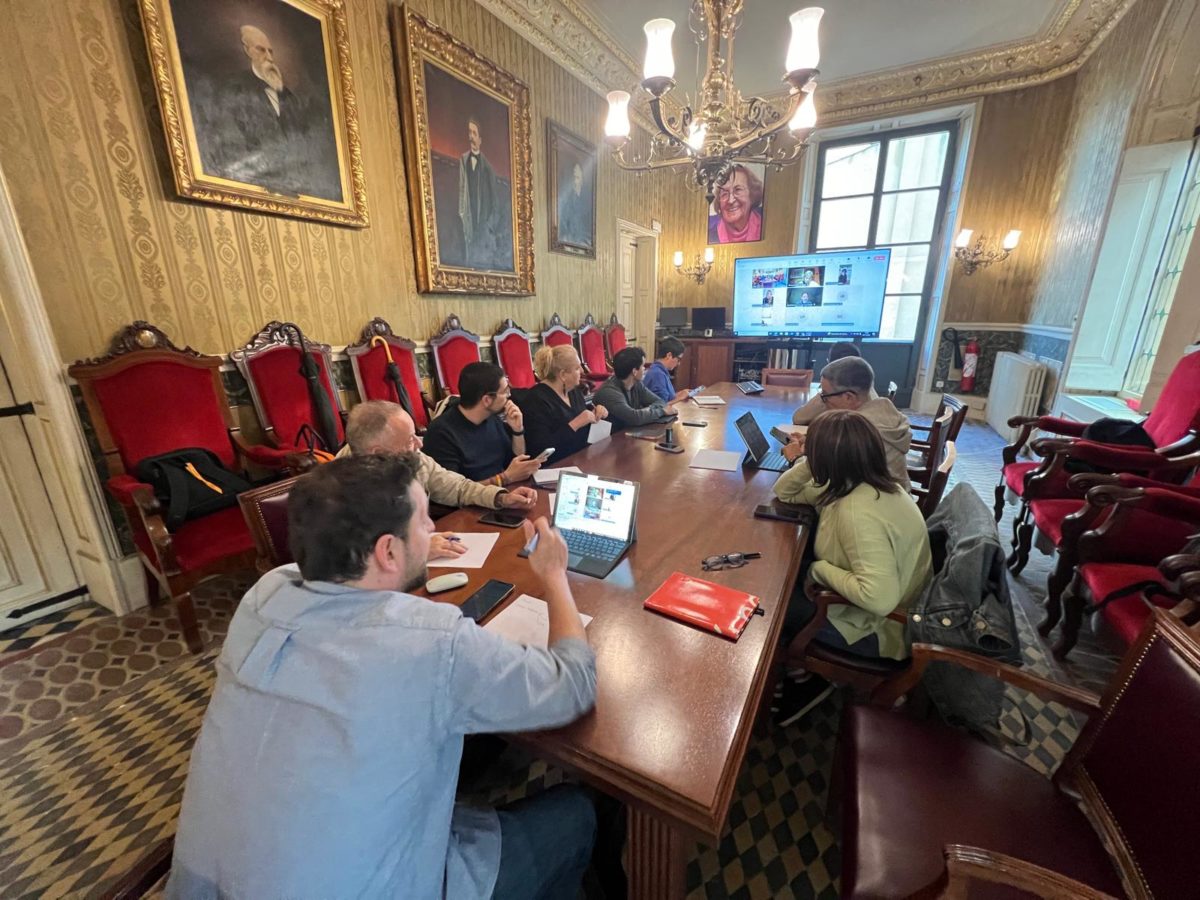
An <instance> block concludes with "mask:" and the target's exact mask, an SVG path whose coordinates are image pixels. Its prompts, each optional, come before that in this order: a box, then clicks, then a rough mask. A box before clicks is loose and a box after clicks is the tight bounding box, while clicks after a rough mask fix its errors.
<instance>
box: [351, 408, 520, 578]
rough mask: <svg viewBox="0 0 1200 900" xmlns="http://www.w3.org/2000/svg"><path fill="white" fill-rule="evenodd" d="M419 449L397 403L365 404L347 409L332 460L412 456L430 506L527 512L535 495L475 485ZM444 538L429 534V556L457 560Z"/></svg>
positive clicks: (457, 550)
mask: <svg viewBox="0 0 1200 900" xmlns="http://www.w3.org/2000/svg"><path fill="white" fill-rule="evenodd" d="M420 450H421V438H420V437H418V435H417V427H416V425H415V424H414V423H413V420H412V417H411V416H410V415H409V414H408V413H406V412H405V411H404V409H403V407H401V406H400V405H399V404H398V403H390V402H388V401H387V400H368V401H366V402H365V403H360V404H358V405H357V406H355V407H354V408H353V409H352V410H350V418H349V419H348V420H347V422H346V446H345V447H343V448H342V449H341V451H340V452H339V453H338V456H350V455H352V454H353V455H357V456H363V455H366V454H369V453H409V452H414V451H415V452H416V454H417V457H418V459H419V460H420V467H419V468H418V470H417V478H416V480H417V481H418V482H419V483H420V485H421V487H423V488H424V489H425V493H426V494H428V495H429V500H430V501H431V502H432V503H437V504H440V505H441V506H482V507H484V508H485V509H519V510H528V509H532V508H533V505H534V504H535V503H536V502H537V492H536V491H534V489H533V488H530V487H517V488H503V487H497V486H496V485H487V484H480V483H479V482H477V481H472V480H471V479H469V478H467V477H465V476H463V475H459V474H458V473H457V472H451V471H449V470H448V469H444V468H442V467H441V466H440V465H438V464H437V462H436V461H435V460H433V459H432V458H430V457H428V456H426V455H425V454H424V453H421V452H420ZM451 537H452V536H451V535H449V534H434V535H433V537H432V539H431V540H430V542H429V558H430V559H439V558H442V557H448V556H459V555H461V554H462V553H464V552H465V551H466V548H465V547H463V546H462V544H461V543H459V542H456V541H452V540H451V539H450V538H451Z"/></svg>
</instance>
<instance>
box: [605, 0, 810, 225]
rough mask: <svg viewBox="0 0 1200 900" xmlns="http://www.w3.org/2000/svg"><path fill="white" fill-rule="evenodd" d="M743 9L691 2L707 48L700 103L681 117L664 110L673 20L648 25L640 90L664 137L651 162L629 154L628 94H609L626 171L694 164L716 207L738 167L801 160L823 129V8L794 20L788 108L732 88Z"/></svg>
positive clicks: (608, 125)
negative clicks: (818, 94)
mask: <svg viewBox="0 0 1200 900" xmlns="http://www.w3.org/2000/svg"><path fill="white" fill-rule="evenodd" d="M742 4H743V0H692V7H691V14H690V16H689V19H688V24H689V27H690V29H691V31H692V33H693V34H694V35H695V40H696V43H697V45H699V44H705V43H706V44H707V46H706V49H705V57H706V66H705V72H704V77H703V78H702V79H701V81H700V89H699V94H698V96H697V100H696V105H695V106H694V107H693V106H692V105H691V104H690V103H686V104H685V105H684V107H683V109H682V111H681V112H680V113H679V115H678V116H675V115H671V114H669V112H668V111H666V110H664V109H663V100H664V98H665V97H666V96H667V95H668V93H669V92H670V91H671V89H672V88H674V87H675V59H674V56H673V55H672V52H671V35H672V34H673V32H674V31H675V23H674V22H672V21H671V20H670V19H651V20H650V21H649V22H647V23H646V25H645V27H644V29H643V30H644V31H645V32H646V60H645V63H644V65H643V67H642V88H643V89H644V90H645V91H646V93H648V94H649V95H650V101H649V106H650V115H651V116H652V117H653V119H654V122H655V125H656V126H657V127H658V132H657V133H656V134H654V135H653V137H652V138H651V140H650V150H649V153H648V154H647V156H646V158H645V159H642V158H641V157H640V156H639V155H638V154H636V153H630V152H628V151H629V130H630V129H629V99H630V98H629V93H628V92H627V91H612V92H610V93H609V95H608V119H607V121H606V122H605V126H604V133H605V138H606V140H607V141H608V143H609V145H610V146H611V147H612V155H613V159H614V160H615V161H616V163H617V165H618V166H620V167H621V168H622V169H626V170H627V171H631V172H639V173H640V172H649V171H652V170H655V169H669V168H675V167H678V166H687V165H690V166H692V168H693V174H694V178H695V183H696V185H697V186H699V187H701V188H704V190H705V194H706V196H707V197H708V202H709V203H711V202H712V200H713V197H714V196H715V194H716V191H717V188H718V187H720V186H721V185H722V184H724V183H725V182H726V181H727V180H728V179H729V176H730V173H731V172H732V171H733V167H734V166H735V165H737V164H738V163H760V164H764V165H767V166H770V167H772V168H775V169H782V168H783V167H784V166H785V165H787V164H789V163H793V162H796V161H797V160H798V159H800V157H801V156H803V154H804V150H805V148H806V147H807V146H808V144H807V138H808V135H809V133H810V132H811V131H812V129H813V127H814V126H815V125H816V124H817V110H816V107H815V105H814V104H813V92H814V91H815V89H816V81H815V80H814V79H815V77H816V75H817V62H818V61H819V60H820V57H821V51H820V47H819V45H818V41H817V28H818V26H819V25H820V22H821V16H822V15H824V13H825V10H823V9H821V8H820V7H816V6H810V7H807V8H805V9H802V10H800V11H798V12H794V13H792V15H791V16H789V21H790V22H791V25H792V38H791V43H790V44H789V45H788V51H787V58H786V63H785V71H786V72H787V74H786V75H784V77H783V80H784V81H785V82H787V84H788V85H789V93H788V97H787V102H786V104H784V103H779V104H774V103H770V102H768V101H766V100H764V99H763V98H761V97H749V98H743V97H742V94H741V92H740V91H739V90H738V89H737V87H735V86H734V83H733V38H734V33H735V32H736V31H737V29H738V26H739V25H740V24H741V15H742Z"/></svg>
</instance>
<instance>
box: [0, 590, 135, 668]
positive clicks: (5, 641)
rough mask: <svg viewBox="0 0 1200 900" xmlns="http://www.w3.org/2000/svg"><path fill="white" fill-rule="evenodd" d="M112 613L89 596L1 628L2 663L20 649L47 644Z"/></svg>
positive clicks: (0, 657) (0, 659)
mask: <svg viewBox="0 0 1200 900" xmlns="http://www.w3.org/2000/svg"><path fill="white" fill-rule="evenodd" d="M111 615H112V613H110V612H109V611H108V610H107V609H105V608H104V607H103V606H101V605H100V604H99V603H93V602H92V601H90V600H85V601H84V602H83V603H80V604H79V605H78V606H73V607H71V608H70V609H64V610H60V611H58V612H55V613H51V614H50V615H48V616H43V617H42V618H40V619H36V620H35V621H32V622H27V623H26V624H24V625H18V626H17V627H16V628H10V629H8V630H7V631H0V665H3V664H4V661H5V660H6V659H8V658H9V654H12V653H20V652H22V651H24V650H29V649H31V648H33V647H37V646H40V645H42V644H46V643H48V642H50V641H52V640H53V639H54V638H56V637H58V636H60V635H64V634H70V633H71V632H72V631H74V630H75V629H77V628H81V627H83V626H84V625H86V624H88V623H89V622H92V621H94V620H96V619H102V618H106V617H109V616H111Z"/></svg>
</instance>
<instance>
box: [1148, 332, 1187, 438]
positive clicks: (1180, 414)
mask: <svg viewBox="0 0 1200 900" xmlns="http://www.w3.org/2000/svg"><path fill="white" fill-rule="evenodd" d="M1145 428H1146V433H1147V434H1148V435H1150V437H1151V438H1152V439H1153V441H1154V444H1155V446H1157V447H1165V446H1167V445H1168V444H1173V443H1175V441H1177V440H1179V439H1180V438H1181V437H1183V436H1184V435H1185V434H1187V433H1188V431H1189V430H1190V429H1193V428H1200V351H1195V352H1192V353H1188V354H1186V355H1185V356H1184V357H1183V358H1182V359H1180V360H1179V362H1177V363H1176V364H1175V368H1174V369H1173V370H1172V371H1171V375H1170V377H1169V378H1167V383H1166V384H1165V385H1163V389H1162V393H1161V394H1160V395H1159V397H1158V402H1157V403H1155V404H1154V409H1153V410H1151V412H1150V417H1149V418H1148V419H1146V423H1145Z"/></svg>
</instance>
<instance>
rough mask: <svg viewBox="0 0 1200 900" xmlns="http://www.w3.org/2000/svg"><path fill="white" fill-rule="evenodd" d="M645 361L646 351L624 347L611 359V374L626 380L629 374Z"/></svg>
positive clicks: (639, 348)
mask: <svg viewBox="0 0 1200 900" xmlns="http://www.w3.org/2000/svg"><path fill="white" fill-rule="evenodd" d="M645 361H646V351H645V350H643V349H642V348H641V347H626V348H625V349H624V350H618V351H617V354H616V356H614V357H613V373H614V374H615V375H616V376H617V377H618V378H628V377H629V373H630V372H632V371H633V370H634V369H636V368H637V367H638V366H640V365H641V364H642V363H644V362H645Z"/></svg>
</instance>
